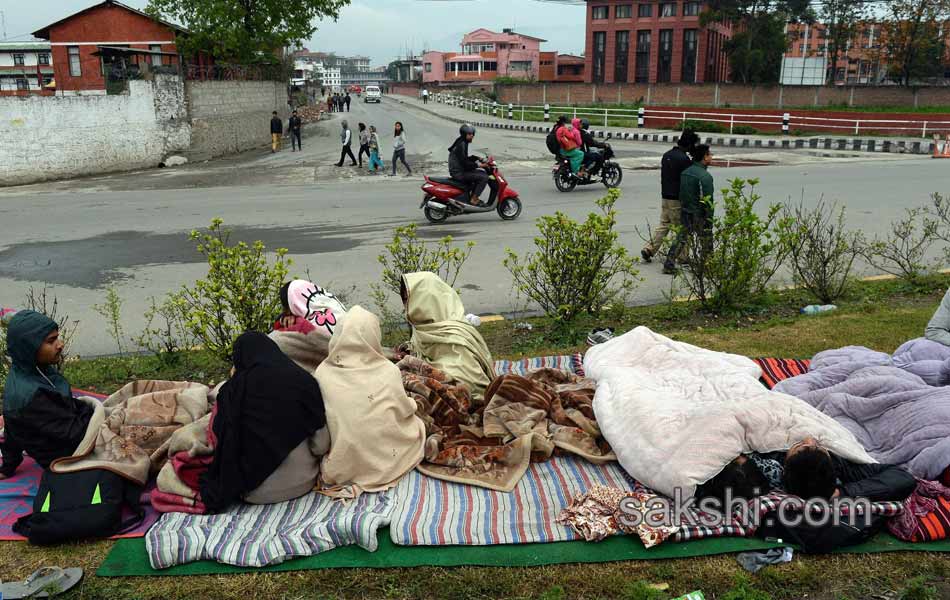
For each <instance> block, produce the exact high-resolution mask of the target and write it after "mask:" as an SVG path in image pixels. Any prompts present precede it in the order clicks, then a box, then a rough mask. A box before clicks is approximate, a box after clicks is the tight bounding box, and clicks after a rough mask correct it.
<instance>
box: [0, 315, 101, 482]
mask: <svg viewBox="0 0 950 600" xmlns="http://www.w3.org/2000/svg"><path fill="white" fill-rule="evenodd" d="M7 353H8V354H9V355H10V358H11V359H12V360H13V366H12V368H11V369H10V374H9V375H8V376H7V382H6V386H5V387H4V390H3V419H4V439H3V441H2V442H0V453H2V454H3V465H2V467H0V479H4V478H6V477H10V476H11V475H13V473H14V472H15V471H16V469H17V467H18V466H20V463H21V462H23V452H24V451H26V452H27V453H28V454H29V455H30V456H31V457H33V459H34V460H36V462H37V463H39V464H40V466H41V467H43V468H44V469H46V468H48V467H49V465H50V463H51V462H53V461H54V460H56V459H57V458H62V457H64V456H71V455H72V453H73V452H75V451H76V447H77V446H79V442H80V441H82V439H83V436H84V435H85V434H86V429H87V427H88V425H89V420H90V419H91V418H92V414H93V408H92V407H91V406H90V405H88V404H86V403H85V402H83V401H81V400H77V399H75V398H73V396H72V390H71V389H70V387H69V382H67V381H66V378H65V377H63V375H62V374H61V373H60V372H59V370H58V369H57V368H56V365H57V364H59V361H60V358H61V357H62V353H63V341H62V340H61V339H60V337H59V325H57V324H56V322H55V321H53V320H52V319H50V318H49V317H47V316H45V315H42V314H40V313H38V312H34V311H31V310H24V311H20V312H18V313H16V315H14V317H13V319H11V321H10V325H9V327H8V328H7Z"/></svg>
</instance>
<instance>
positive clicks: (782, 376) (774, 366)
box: [752, 358, 810, 389]
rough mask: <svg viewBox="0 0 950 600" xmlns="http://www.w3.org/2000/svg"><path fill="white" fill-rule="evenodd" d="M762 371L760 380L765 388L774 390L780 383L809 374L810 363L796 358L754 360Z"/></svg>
mask: <svg viewBox="0 0 950 600" xmlns="http://www.w3.org/2000/svg"><path fill="white" fill-rule="evenodd" d="M752 360H754V361H755V362H756V364H757V365H759V368H760V369H762V377H761V378H760V379H761V381H762V383H764V384H765V387H767V388H769V389H772V388H774V387H775V386H776V385H778V382H780V381H784V380H786V379H789V378H791V377H795V376H796V375H803V374H805V373H807V372H808V365H809V363H810V361H807V360H798V359H794V358H753V359H752Z"/></svg>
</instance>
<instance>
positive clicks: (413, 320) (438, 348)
mask: <svg viewBox="0 0 950 600" xmlns="http://www.w3.org/2000/svg"><path fill="white" fill-rule="evenodd" d="M400 294H401V296H402V302H403V305H404V306H405V308H406V317H407V318H408V320H409V324H410V325H411V326H412V337H411V338H410V340H409V343H408V344H404V345H403V346H402V347H401V349H402V350H405V351H406V352H405V353H407V354H410V355H412V356H414V357H416V358H421V359H423V360H425V361H426V362H428V363H429V364H430V365H432V366H433V367H435V368H437V369H439V370H440V371H442V372H443V373H445V374H446V375H448V376H449V377H451V378H452V379H455V380H456V381H458V382H461V383H464V384H465V385H467V386H468V388H469V390H470V391H471V392H472V398H473V400H475V401H476V402H477V403H481V402H483V400H484V395H485V389H486V388H488V385H489V384H490V383H491V381H492V380H493V379H494V378H495V366H494V362H493V361H492V357H491V352H489V350H488V345H487V344H486V343H485V340H484V339H483V338H482V336H481V334H480V333H478V330H477V329H475V327H474V326H472V324H471V323H469V322H468V321H466V320H465V307H464V306H463V305H462V300H461V298H459V295H458V292H456V291H455V290H454V289H452V286H450V285H449V284H447V283H446V282H444V281H442V279H440V278H439V276H438V275H436V274H435V273H429V272H423V273H408V274H406V275H403V277H402V284H401V286H400ZM397 358H402V356H397Z"/></svg>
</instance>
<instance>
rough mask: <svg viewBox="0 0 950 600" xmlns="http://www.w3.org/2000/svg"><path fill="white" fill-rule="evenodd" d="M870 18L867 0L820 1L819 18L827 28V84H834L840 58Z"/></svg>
mask: <svg viewBox="0 0 950 600" xmlns="http://www.w3.org/2000/svg"><path fill="white" fill-rule="evenodd" d="M870 16H871V15H870V11H869V3H868V2H867V0H820V3H819V5H818V17H819V19H820V20H821V22H822V24H824V26H825V34H826V36H827V38H826V39H827V42H828V65H827V68H826V71H825V82H826V83H834V81H835V70H836V69H837V65H838V57H839V56H840V55H841V54H842V53H843V52H847V50H848V47H849V45H850V44H853V43H854V41H853V40H856V39H857V38H858V37H859V36H860V34H861V33H862V31H863V25H864V23H865V22H867V21H868V20H869V18H870Z"/></svg>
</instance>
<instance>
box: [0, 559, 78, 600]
mask: <svg viewBox="0 0 950 600" xmlns="http://www.w3.org/2000/svg"><path fill="white" fill-rule="evenodd" d="M82 575H83V572H82V569H80V568H71V569H61V568H59V567H42V568H40V569H37V570H36V571H34V572H33V574H32V575H30V576H29V577H27V578H26V579H25V580H24V581H22V582H19V581H18V582H14V583H4V584H0V597H2V598H4V600H17V599H19V598H50V597H52V596H57V595H59V594H62V593H63V592H66V591H67V590H70V589H72V588H73V587H75V586H76V584H77V583H79V581H80V580H81V579H82Z"/></svg>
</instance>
